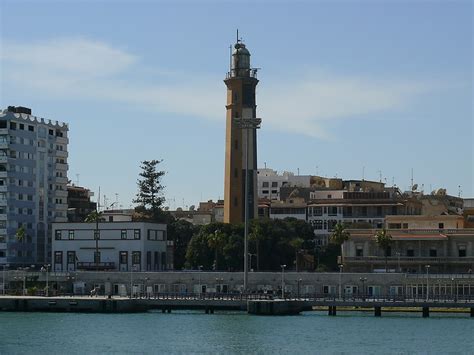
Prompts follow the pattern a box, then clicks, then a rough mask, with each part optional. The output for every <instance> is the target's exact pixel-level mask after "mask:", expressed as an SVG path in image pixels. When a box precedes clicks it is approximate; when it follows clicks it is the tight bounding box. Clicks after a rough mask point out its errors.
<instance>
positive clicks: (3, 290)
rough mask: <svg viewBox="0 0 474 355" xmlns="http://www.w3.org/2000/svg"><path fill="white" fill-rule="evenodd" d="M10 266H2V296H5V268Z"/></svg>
mask: <svg viewBox="0 0 474 355" xmlns="http://www.w3.org/2000/svg"><path fill="white" fill-rule="evenodd" d="M9 266H10V265H9V264H3V275H2V276H3V277H2V281H3V288H2V292H3V295H4V296H5V268H7V267H9Z"/></svg>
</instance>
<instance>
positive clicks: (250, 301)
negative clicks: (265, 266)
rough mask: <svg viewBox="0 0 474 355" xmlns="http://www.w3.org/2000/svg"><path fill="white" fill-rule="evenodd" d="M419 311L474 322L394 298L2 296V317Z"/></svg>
mask: <svg viewBox="0 0 474 355" xmlns="http://www.w3.org/2000/svg"><path fill="white" fill-rule="evenodd" d="M407 309H409V310H410V312H413V311H418V312H420V314H421V315H422V317H429V315H430V312H435V311H439V310H442V311H443V312H444V313H460V312H464V313H467V314H469V315H470V317H473V318H474V299H472V298H465V299H447V298H446V299H428V300H427V299H416V298H414V299H413V298H412V299H407V298H394V297H380V296H378V297H377V298H368V297H360V298H358V297H351V298H335V297H324V296H321V295H314V296H313V297H305V298H286V299H282V298H273V297H271V296H268V295H255V294H249V295H245V294H184V295H182V294H153V295H150V296H149V297H138V298H127V297H105V296H98V297H88V296H59V297H42V296H0V311H4V312H90V313H131V312H147V311H150V310H161V311H162V312H163V313H171V312H172V311H175V310H202V311H203V312H205V313H206V314H212V313H214V312H215V311H230V310H231V311H246V312H248V313H249V314H253V315H275V316H276V315H297V314H300V313H301V312H307V311H321V310H327V314H328V315H329V316H336V315H337V313H338V311H360V310H364V311H368V310H373V314H374V316H376V317H380V316H382V314H383V312H384V310H385V311H390V312H397V311H399V312H405V311H407Z"/></svg>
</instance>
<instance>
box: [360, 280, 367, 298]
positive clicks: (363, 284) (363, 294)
mask: <svg viewBox="0 0 474 355" xmlns="http://www.w3.org/2000/svg"><path fill="white" fill-rule="evenodd" d="M359 280H360V282H362V299H363V300H364V301H365V282H366V281H367V277H361V278H360V279H359Z"/></svg>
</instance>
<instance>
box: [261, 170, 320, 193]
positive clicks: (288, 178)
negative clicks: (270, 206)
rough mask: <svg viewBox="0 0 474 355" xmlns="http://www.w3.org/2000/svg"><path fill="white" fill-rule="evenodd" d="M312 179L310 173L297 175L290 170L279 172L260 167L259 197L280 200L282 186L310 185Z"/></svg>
mask: <svg viewBox="0 0 474 355" xmlns="http://www.w3.org/2000/svg"><path fill="white" fill-rule="evenodd" d="M310 180H311V176H310V175H295V174H293V173H292V172H288V171H284V172H283V173H281V174H278V172H277V171H275V170H273V169H267V168H265V169H258V170H257V184H258V198H267V199H269V200H279V199H280V188H281V187H285V186H288V187H289V186H295V187H310Z"/></svg>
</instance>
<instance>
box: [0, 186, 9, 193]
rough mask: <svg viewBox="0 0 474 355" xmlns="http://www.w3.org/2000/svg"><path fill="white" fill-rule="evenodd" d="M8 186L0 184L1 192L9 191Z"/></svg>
mask: <svg viewBox="0 0 474 355" xmlns="http://www.w3.org/2000/svg"><path fill="white" fill-rule="evenodd" d="M7 191H8V188H7V186H6V185H3V186H0V192H7Z"/></svg>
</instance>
